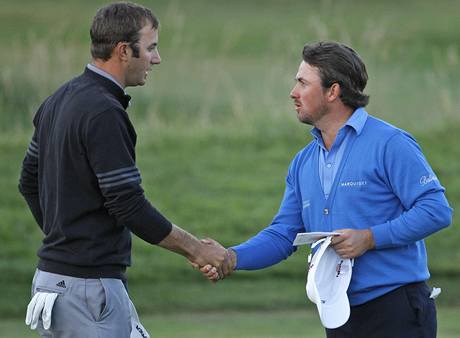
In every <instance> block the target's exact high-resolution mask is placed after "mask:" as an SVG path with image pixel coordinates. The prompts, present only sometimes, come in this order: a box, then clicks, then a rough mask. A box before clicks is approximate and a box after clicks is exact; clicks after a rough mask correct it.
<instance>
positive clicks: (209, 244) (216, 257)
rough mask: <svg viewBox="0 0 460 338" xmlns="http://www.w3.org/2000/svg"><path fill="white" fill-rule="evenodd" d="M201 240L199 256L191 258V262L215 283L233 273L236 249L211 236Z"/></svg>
mask: <svg viewBox="0 0 460 338" xmlns="http://www.w3.org/2000/svg"><path fill="white" fill-rule="evenodd" d="M200 242H201V246H200V249H199V250H198V254H197V256H196V257H194V258H193V259H190V258H189V261H190V264H192V266H193V267H194V268H195V269H197V270H200V271H201V273H202V274H203V276H204V277H206V278H207V279H209V280H210V281H211V282H214V283H215V282H217V281H219V280H221V279H224V278H225V277H227V276H229V275H231V274H232V272H233V271H234V270H235V267H236V253H235V251H233V250H232V249H226V248H224V247H223V246H222V245H221V244H220V243H218V242H217V241H215V240H213V239H210V238H206V239H202V240H201V241H200Z"/></svg>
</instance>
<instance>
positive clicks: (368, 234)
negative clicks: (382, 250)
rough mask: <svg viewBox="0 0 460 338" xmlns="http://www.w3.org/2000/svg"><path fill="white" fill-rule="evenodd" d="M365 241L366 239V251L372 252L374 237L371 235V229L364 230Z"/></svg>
mask: <svg viewBox="0 0 460 338" xmlns="http://www.w3.org/2000/svg"><path fill="white" fill-rule="evenodd" d="M366 239H367V249H368V250H372V249H374V248H375V241H374V235H373V234H372V230H371V229H367V230H366Z"/></svg>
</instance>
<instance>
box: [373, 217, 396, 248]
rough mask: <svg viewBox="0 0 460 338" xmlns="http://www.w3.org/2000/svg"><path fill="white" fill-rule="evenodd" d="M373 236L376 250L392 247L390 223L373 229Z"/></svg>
mask: <svg viewBox="0 0 460 338" xmlns="http://www.w3.org/2000/svg"><path fill="white" fill-rule="evenodd" d="M371 231H372V236H373V237H374V242H375V248H376V249H384V248H386V247H390V246H391V245H392V243H393V241H392V238H391V231H390V222H385V223H382V224H379V225H375V226H373V227H371Z"/></svg>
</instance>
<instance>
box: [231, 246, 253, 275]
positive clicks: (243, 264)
mask: <svg viewBox="0 0 460 338" xmlns="http://www.w3.org/2000/svg"><path fill="white" fill-rule="evenodd" d="M230 249H232V250H233V251H234V252H235V255H236V266H235V270H248V267H249V266H250V261H251V258H250V257H251V255H245V254H244V251H245V250H244V248H242V246H241V245H237V246H232V247H230Z"/></svg>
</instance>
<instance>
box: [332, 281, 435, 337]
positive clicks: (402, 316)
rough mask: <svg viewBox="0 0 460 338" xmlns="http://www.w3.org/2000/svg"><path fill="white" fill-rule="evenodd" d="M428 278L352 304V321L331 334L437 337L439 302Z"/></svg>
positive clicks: (338, 335)
mask: <svg viewBox="0 0 460 338" xmlns="http://www.w3.org/2000/svg"><path fill="white" fill-rule="evenodd" d="M430 292H431V290H430V288H429V287H428V285H427V284H426V283H425V282H420V283H414V284H407V285H404V286H402V287H400V288H397V289H396V290H393V291H391V292H389V293H387V294H385V295H383V296H381V297H378V298H376V299H373V300H371V301H369V302H367V303H364V304H361V305H357V306H352V307H351V314H350V318H349V319H348V322H346V323H345V324H344V325H343V326H341V327H339V328H337V329H333V330H329V329H326V335H327V338H435V337H436V331H437V322H436V306H435V303H434V300H433V299H431V298H430Z"/></svg>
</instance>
